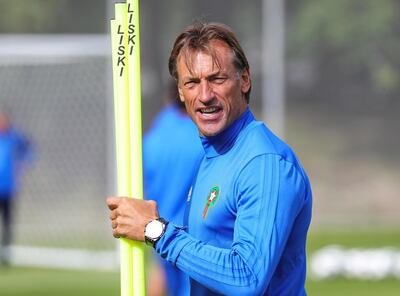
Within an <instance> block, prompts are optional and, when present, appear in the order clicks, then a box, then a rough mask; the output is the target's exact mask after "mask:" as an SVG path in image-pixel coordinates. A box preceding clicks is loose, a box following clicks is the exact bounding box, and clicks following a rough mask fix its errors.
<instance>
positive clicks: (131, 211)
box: [107, 196, 159, 241]
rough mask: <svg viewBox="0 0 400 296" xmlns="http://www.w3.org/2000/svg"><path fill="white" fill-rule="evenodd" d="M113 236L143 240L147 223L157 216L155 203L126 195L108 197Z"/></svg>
mask: <svg viewBox="0 0 400 296" xmlns="http://www.w3.org/2000/svg"><path fill="white" fill-rule="evenodd" d="M107 206H108V208H109V209H110V219H111V226H112V229H113V236H114V237H116V238H120V237H123V238H128V239H131V240H136V241H144V240H145V239H144V229H145V226H146V225H147V223H149V222H150V221H152V220H154V219H157V218H159V214H158V209H157V203H156V202H155V201H153V200H149V201H147V200H139V199H133V198H128V197H114V196H112V197H108V198H107Z"/></svg>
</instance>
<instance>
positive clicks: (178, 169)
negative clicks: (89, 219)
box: [143, 104, 204, 296]
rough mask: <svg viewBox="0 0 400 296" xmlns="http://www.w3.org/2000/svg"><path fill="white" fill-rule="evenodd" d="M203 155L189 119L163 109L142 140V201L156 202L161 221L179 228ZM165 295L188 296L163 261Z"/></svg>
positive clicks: (180, 276)
mask: <svg viewBox="0 0 400 296" xmlns="http://www.w3.org/2000/svg"><path fill="white" fill-rule="evenodd" d="M203 155H204V151H203V149H202V146H201V142H200V140H199V136H198V130H197V127H196V126H195V124H194V123H193V122H192V120H191V119H190V117H189V116H188V115H187V114H186V113H184V112H181V111H180V110H179V108H178V107H177V106H176V105H175V104H174V105H170V106H168V107H166V108H164V109H163V110H162V111H161V112H160V113H159V114H158V116H157V117H156V119H155V120H154V122H153V124H152V127H151V129H150V130H149V131H148V132H147V133H146V135H145V137H144V140H143V168H144V185H145V186H144V187H145V196H146V199H153V200H156V201H157V204H158V210H159V213H160V215H161V216H162V217H164V218H165V219H167V220H168V221H171V222H172V223H175V224H178V225H182V224H183V215H184V211H185V207H186V196H187V193H188V191H189V188H190V186H191V184H192V182H193V178H194V174H195V173H196V168H197V167H198V165H199V163H200V160H201V158H202V157H203ZM162 264H163V267H164V271H165V273H166V277H167V288H168V292H169V293H168V294H169V295H174V296H175V295H176V296H180V295H182V296H183V295H188V293H189V279H188V277H187V276H186V275H185V274H184V273H183V272H182V271H180V270H179V269H177V268H176V267H174V266H172V265H171V264H170V263H169V262H166V261H165V260H163V262H162Z"/></svg>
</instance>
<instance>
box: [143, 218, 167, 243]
mask: <svg viewBox="0 0 400 296" xmlns="http://www.w3.org/2000/svg"><path fill="white" fill-rule="evenodd" d="M163 230H164V224H163V223H161V222H160V221H158V220H153V221H151V222H150V223H149V224H147V226H146V232H145V235H146V236H147V237H149V238H151V239H156V238H159V237H160V236H161V234H162V233H163Z"/></svg>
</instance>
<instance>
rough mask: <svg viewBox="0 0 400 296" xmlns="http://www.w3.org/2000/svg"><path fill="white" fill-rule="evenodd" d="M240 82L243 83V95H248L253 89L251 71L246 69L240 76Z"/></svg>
mask: <svg viewBox="0 0 400 296" xmlns="http://www.w3.org/2000/svg"><path fill="white" fill-rule="evenodd" d="M240 80H241V82H242V87H241V90H242V93H247V92H248V91H249V89H250V87H251V79H250V72H249V69H244V70H243V71H242V74H241V75H240Z"/></svg>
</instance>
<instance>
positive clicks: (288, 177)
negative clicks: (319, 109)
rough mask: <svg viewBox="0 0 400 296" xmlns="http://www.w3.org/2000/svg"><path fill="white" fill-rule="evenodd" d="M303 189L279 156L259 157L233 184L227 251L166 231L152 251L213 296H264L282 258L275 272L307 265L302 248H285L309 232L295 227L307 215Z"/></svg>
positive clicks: (302, 182) (296, 170)
mask: <svg viewBox="0 0 400 296" xmlns="http://www.w3.org/2000/svg"><path fill="white" fill-rule="evenodd" d="M306 184H307V183H306V182H305V180H304V175H303V174H302V172H301V171H300V169H299V168H298V167H297V166H296V165H294V164H292V163H290V162H288V161H286V160H284V159H282V158H281V157H280V156H279V155H276V154H264V155H260V156H257V157H255V158H254V159H252V160H251V161H250V162H249V163H248V164H247V165H246V166H245V167H244V168H243V169H242V171H241V172H240V174H239V175H238V177H237V179H236V181H235V183H234V188H233V194H234V195H235V202H236V221H235V224H234V234H233V242H232V245H231V247H230V248H229V249H227V248H219V247H216V246H212V245H209V244H205V243H204V242H201V241H199V240H197V239H196V238H194V237H193V236H191V235H190V234H188V233H186V232H185V230H183V229H180V228H178V227H176V226H174V225H169V226H168V228H167V231H166V233H165V235H164V236H163V237H162V238H161V240H160V241H159V242H158V243H157V245H156V250H157V252H158V253H160V254H161V256H162V257H163V258H165V259H166V260H168V261H170V262H172V263H173V264H176V266H177V267H178V268H180V269H181V270H183V271H184V272H185V273H187V274H188V275H189V276H190V277H191V278H192V279H194V280H195V281H196V282H198V283H200V284H201V285H203V286H206V287H207V288H208V289H210V290H212V291H214V292H217V293H221V294H227V295H263V294H264V293H266V292H267V289H270V287H271V286H270V283H271V279H272V276H273V274H274V272H275V271H276V270H277V266H278V265H279V263H280V261H281V258H282V254H283V253H284V252H285V256H286V255H287V256H288V258H285V260H284V261H285V266H283V267H279V269H280V270H282V272H291V271H293V270H294V269H296V268H298V266H297V263H298V262H297V261H299V260H300V261H304V262H302V263H304V264H305V258H303V259H304V260H303V259H302V258H300V259H299V257H301V254H304V243H305V242H298V243H299V246H296V245H294V246H288V245H287V242H288V241H290V242H292V241H297V240H296V239H289V237H291V236H292V238H293V236H296V235H298V234H300V233H302V232H303V231H304V229H307V228H308V223H309V219H304V220H305V221H308V222H306V223H303V224H307V225H297V224H296V225H295V224H294V221H295V219H296V218H297V216H298V215H299V213H305V214H306V215H310V213H309V211H302V208H303V207H305V206H306V205H308V204H309V202H310V201H309V200H308V199H309V198H308V190H307V185H306ZM289 249H290V251H288V250H289ZM304 256H305V255H303V257H304ZM289 257H290V258H289ZM295 261H296V262H295ZM289 269H290V270H289ZM285 270H286V271H285ZM296 295H298V294H296Z"/></svg>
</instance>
